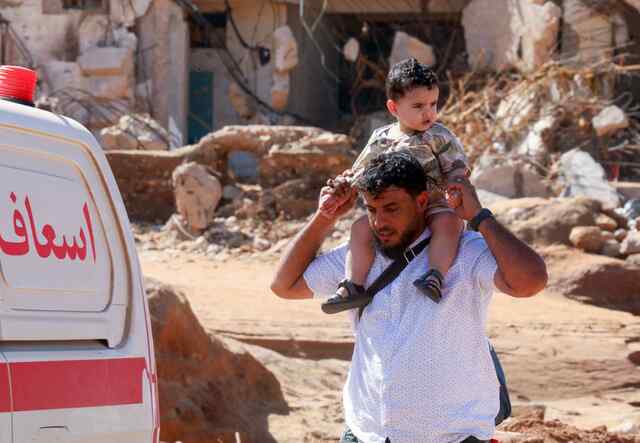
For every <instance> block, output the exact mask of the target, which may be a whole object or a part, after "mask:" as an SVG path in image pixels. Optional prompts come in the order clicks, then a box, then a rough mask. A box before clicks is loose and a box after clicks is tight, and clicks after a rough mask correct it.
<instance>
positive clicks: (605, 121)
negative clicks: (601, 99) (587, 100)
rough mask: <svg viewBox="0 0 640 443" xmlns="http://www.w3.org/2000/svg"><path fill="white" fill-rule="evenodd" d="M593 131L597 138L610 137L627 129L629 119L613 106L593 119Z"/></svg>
mask: <svg viewBox="0 0 640 443" xmlns="http://www.w3.org/2000/svg"><path fill="white" fill-rule="evenodd" d="M592 124H593V129H595V131H596V134H598V135H599V136H601V137H602V136H605V135H612V134H615V133H616V132H618V131H619V130H621V129H626V128H628V127H629V118H628V117H627V114H625V113H624V111H623V110H622V109H620V108H619V107H617V106H615V105H611V106H607V107H606V108H604V109H603V110H602V111H600V112H599V113H598V115H596V116H595V117H593V121H592Z"/></svg>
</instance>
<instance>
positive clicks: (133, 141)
mask: <svg viewBox="0 0 640 443" xmlns="http://www.w3.org/2000/svg"><path fill="white" fill-rule="evenodd" d="M100 139H101V141H102V148H103V149H104V150H105V151H109V150H114V149H142V150H147V151H158V150H166V149H169V134H168V133H167V131H166V130H165V129H164V128H163V127H162V126H160V124H159V123H158V122H156V121H155V120H153V119H152V118H151V117H150V116H149V115H148V114H131V115H123V116H122V117H121V118H120V120H119V121H118V124H116V125H114V126H110V127H108V128H104V129H102V130H101V131H100Z"/></svg>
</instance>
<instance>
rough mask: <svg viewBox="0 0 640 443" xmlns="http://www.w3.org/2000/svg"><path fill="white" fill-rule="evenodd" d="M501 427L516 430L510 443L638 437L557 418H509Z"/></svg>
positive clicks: (620, 442)
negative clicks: (573, 423)
mask: <svg viewBox="0 0 640 443" xmlns="http://www.w3.org/2000/svg"><path fill="white" fill-rule="evenodd" d="M501 428H502V429H504V430H506V431H509V432H517V433H519V434H521V436H518V437H514V438H511V439H509V440H507V441H508V442H510V443H565V442H581V443H638V442H640V437H638V436H634V435H625V434H622V433H615V432H608V430H607V427H606V426H600V427H597V428H594V429H591V430H584V429H578V428H576V427H574V426H570V425H567V424H565V423H562V422H561V421H559V420H550V421H544V419H542V418H538V417H526V418H524V417H523V418H516V419H512V420H510V421H509V422H508V423H506V424H505V425H503V426H501Z"/></svg>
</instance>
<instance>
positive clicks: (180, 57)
mask: <svg viewBox="0 0 640 443" xmlns="http://www.w3.org/2000/svg"><path fill="white" fill-rule="evenodd" d="M137 28H138V29H137V31H138V32H137V33H138V38H139V48H140V51H139V54H140V55H139V57H138V60H137V63H141V64H143V68H142V69H138V73H139V75H138V83H142V82H145V81H148V80H150V81H151V91H152V93H151V97H150V98H149V99H150V102H151V107H152V109H151V111H152V115H153V117H154V118H155V119H156V120H157V121H158V122H159V123H160V124H161V125H162V126H164V127H165V128H167V129H169V130H171V127H172V126H173V125H175V127H177V128H178V129H179V132H180V135H181V138H182V140H177V139H178V138H179V137H178V136H177V134H174V137H173V138H175V139H176V140H174V144H178V145H180V144H181V143H180V142H181V141H183V140H185V139H186V130H187V106H188V103H187V98H188V94H187V92H188V89H187V88H188V84H189V76H188V75H189V26H188V24H187V22H186V20H185V18H184V13H183V11H182V9H181V8H180V7H179V6H178V5H176V3H175V2H174V1H173V0H154V1H153V4H152V5H151V7H150V8H149V11H148V12H147V14H146V15H145V16H144V17H142V18H141V19H140V20H139V23H138V27H137ZM141 73H142V74H141ZM171 121H173V122H174V123H173V125H172V124H171Z"/></svg>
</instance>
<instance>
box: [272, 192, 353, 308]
mask: <svg viewBox="0 0 640 443" xmlns="http://www.w3.org/2000/svg"><path fill="white" fill-rule="evenodd" d="M329 189H330V188H328V187H325V188H323V190H322V193H321V198H322V195H323V193H326V192H329ZM356 196H357V194H356V192H355V191H352V192H351V196H350V198H349V199H348V200H347V201H345V202H343V203H342V204H341V205H340V206H339V207H338V208H337V210H336V211H335V212H334V214H333V215H327V214H323V213H321V212H320V211H316V213H315V214H314V215H313V217H312V218H311V220H310V221H309V223H307V225H306V226H305V227H304V228H303V229H302V231H300V233H298V235H296V236H295V237H294V238H293V240H292V241H291V243H289V245H288V246H287V248H286V250H285V252H284V254H283V255H282V258H281V259H280V262H279V263H278V266H277V268H276V274H275V276H274V277H273V280H272V282H271V291H273V293H274V294H276V295H277V296H279V297H281V298H286V299H304V298H311V297H312V296H313V293H312V291H311V289H310V288H309V286H308V285H307V283H306V282H305V280H304V278H303V274H304V272H305V270H306V269H307V267H308V266H309V264H310V263H311V262H312V261H313V259H314V258H315V257H316V254H317V253H318V250H319V249H320V246H322V242H323V241H324V239H325V238H326V236H327V235H328V234H329V232H331V229H332V228H333V226H334V225H335V223H336V221H337V220H338V219H339V218H340V217H342V216H343V215H344V214H346V213H347V212H348V211H349V210H350V209H351V208H352V207H353V205H354V203H355V201H356Z"/></svg>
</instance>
